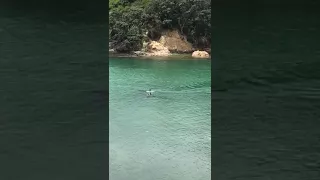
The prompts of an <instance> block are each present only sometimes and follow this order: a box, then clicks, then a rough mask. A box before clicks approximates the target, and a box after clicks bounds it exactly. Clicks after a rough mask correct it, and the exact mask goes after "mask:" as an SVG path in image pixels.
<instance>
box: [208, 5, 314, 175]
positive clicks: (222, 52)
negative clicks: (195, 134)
mask: <svg viewBox="0 0 320 180" xmlns="http://www.w3.org/2000/svg"><path fill="white" fill-rule="evenodd" d="M212 17H215V19H214V20H213V22H214V23H213V36H214V37H213V45H212V51H213V53H212V59H213V60H212V117H213V122H212V157H213V160H212V173H213V174H212V175H213V177H215V179H218V180H229V179H230V180H231V179H233V180H234V179H237V180H248V179H250V180H271V179H272V180H286V179H288V180H301V179H308V180H316V179H320V171H319V169H320V131H319V126H320V71H319V66H320V46H319V45H318V43H319V41H320V34H319V30H320V23H319V22H320V21H319V18H320V13H319V11H318V10H317V9H316V8H315V7H314V6H290V5H288V6H287V7H285V6H264V7H262V6H255V7H253V6H252V7H251V6H238V7H234V6H229V7H221V6H220V7H219V6H216V7H215V8H213V14H212Z"/></svg>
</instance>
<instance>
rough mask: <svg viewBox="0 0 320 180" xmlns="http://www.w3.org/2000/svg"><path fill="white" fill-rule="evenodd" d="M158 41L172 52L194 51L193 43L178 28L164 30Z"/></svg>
mask: <svg viewBox="0 0 320 180" xmlns="http://www.w3.org/2000/svg"><path fill="white" fill-rule="evenodd" d="M158 42H159V43H161V44H163V46H165V47H167V48H168V50H169V51H170V52H171V53H192V52H193V51H194V49H193V48H192V44H191V43H189V42H188V41H187V40H186V37H184V36H182V35H180V34H179V32H178V31H177V30H173V31H165V32H163V33H162V36H161V37H160V39H159V41H158Z"/></svg>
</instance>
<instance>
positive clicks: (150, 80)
mask: <svg viewBox="0 0 320 180" xmlns="http://www.w3.org/2000/svg"><path fill="white" fill-rule="evenodd" d="M210 71H211V70H210V61H208V60H188V61H181V60H168V61H166V60H149V59H144V60H142V59H133V58H110V59H109V91H110V93H109V98H110V99H109V116H110V121H109V141H110V144H109V149H110V150H109V153H110V154H109V157H110V159H109V172H110V175H109V177H110V179H111V180H127V179H139V180H150V179H163V180H169V179H170V180H171V179H175V180H177V179H183V180H194V179H197V180H208V179H210V177H211V153H210V152H211V148H210V147H211V135H210V134H211V122H210V121H211V119H210V117H211V113H210V112H211V110H210V109H211V99H210V98H211V95H210V87H211V78H210ZM150 88H152V90H154V91H155V93H154V96H152V97H147V96H146V93H145V91H146V90H148V89H150Z"/></svg>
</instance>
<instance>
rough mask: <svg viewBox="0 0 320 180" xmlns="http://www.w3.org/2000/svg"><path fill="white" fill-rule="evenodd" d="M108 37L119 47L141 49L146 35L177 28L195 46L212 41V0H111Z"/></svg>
mask: <svg viewBox="0 0 320 180" xmlns="http://www.w3.org/2000/svg"><path fill="white" fill-rule="evenodd" d="M109 21H110V24H109V37H110V41H111V45H112V46H113V48H115V49H116V50H117V51H120V52H121V51H122V52H129V51H132V50H139V49H140V48H141V47H142V42H143V39H144V38H145V37H146V36H145V35H146V34H145V33H146V32H148V34H147V35H148V37H149V38H151V39H155V40H156V39H157V38H159V37H160V35H161V32H162V31H163V30H166V29H177V30H178V31H179V32H180V33H181V34H182V35H184V36H185V37H187V40H188V41H189V42H191V43H193V45H194V46H196V47H201V46H202V47H207V46H209V44H210V41H211V0H111V1H109Z"/></svg>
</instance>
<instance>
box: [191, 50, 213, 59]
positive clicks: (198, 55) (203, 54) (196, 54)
mask: <svg viewBox="0 0 320 180" xmlns="http://www.w3.org/2000/svg"><path fill="white" fill-rule="evenodd" d="M192 57H194V58H209V57H210V56H209V53H207V52H206V51H194V52H193V53H192Z"/></svg>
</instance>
